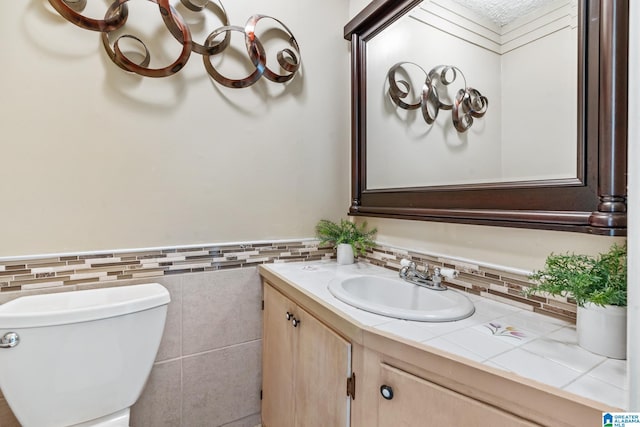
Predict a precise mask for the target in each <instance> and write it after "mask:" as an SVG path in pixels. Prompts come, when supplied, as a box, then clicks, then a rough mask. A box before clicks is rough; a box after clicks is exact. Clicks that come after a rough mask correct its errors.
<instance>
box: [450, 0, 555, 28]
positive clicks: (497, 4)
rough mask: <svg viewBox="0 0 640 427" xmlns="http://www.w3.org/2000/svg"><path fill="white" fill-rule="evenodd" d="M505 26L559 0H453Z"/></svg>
mask: <svg viewBox="0 0 640 427" xmlns="http://www.w3.org/2000/svg"><path fill="white" fill-rule="evenodd" d="M453 1H454V2H456V3H458V4H460V5H462V6H464V7H466V8H468V9H471V10H473V11H474V12H476V13H477V14H478V15H481V16H485V17H487V18H489V19H490V20H491V21H493V22H495V23H496V24H498V25H500V26H503V25H506V24H508V23H509V22H511V21H513V20H514V19H516V18H518V17H520V16H522V15H526V14H527V13H529V12H532V11H534V10H535V9H537V8H539V7H541V6H544V5H546V4H549V3H553V2H554V1H557V0H453Z"/></svg>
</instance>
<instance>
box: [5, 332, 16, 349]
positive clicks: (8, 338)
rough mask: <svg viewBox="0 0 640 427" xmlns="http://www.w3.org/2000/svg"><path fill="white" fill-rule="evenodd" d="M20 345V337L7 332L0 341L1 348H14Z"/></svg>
mask: <svg viewBox="0 0 640 427" xmlns="http://www.w3.org/2000/svg"><path fill="white" fill-rule="evenodd" d="M18 344H20V336H19V335H18V334H16V333H15V332H7V333H6V334H4V336H3V337H2V339H0V348H12V347H15V346H17V345H18Z"/></svg>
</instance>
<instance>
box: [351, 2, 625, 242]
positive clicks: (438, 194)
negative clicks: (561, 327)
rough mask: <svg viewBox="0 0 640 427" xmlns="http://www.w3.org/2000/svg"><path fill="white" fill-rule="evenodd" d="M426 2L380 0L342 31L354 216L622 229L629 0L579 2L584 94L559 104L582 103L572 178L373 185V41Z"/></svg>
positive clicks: (580, 87) (596, 230)
mask: <svg viewBox="0 0 640 427" xmlns="http://www.w3.org/2000/svg"><path fill="white" fill-rule="evenodd" d="M421 3H422V0H374V1H373V2H372V3H371V4H370V5H368V6H367V7H366V8H365V9H364V10H362V11H361V12H360V13H359V14H358V15H357V16H356V17H355V18H353V19H352V20H351V21H350V22H349V23H348V24H347V25H346V26H345V28H344V37H345V39H347V40H349V41H350V42H351V84H352V202H351V206H350V209H349V214H350V215H361V216H373V217H387V218H398V219H410V220H425V221H441V222H456V223H466V224H479V225H494V226H508V227H523V228H534V229H550V230H562V231H574V232H583V233H592V234H600V235H611V236H620V235H625V234H626V185H627V179H626V168H627V97H628V92H627V90H628V89H627V78H628V74H627V60H628V27H629V25H628V19H629V18H628V7H629V5H628V0H599V1H598V0H579V1H578V6H577V40H578V43H577V44H578V48H577V49H578V52H577V64H578V71H577V99H576V100H575V101H574V100H564V101H562V102H570V103H574V104H575V105H576V109H577V132H576V135H577V141H576V144H577V158H576V167H575V171H576V173H575V175H576V176H575V177H572V178H561V179H537V180H520V181H517V180H516V181H511V182H488V183H487V182H484V183H473V182H470V183H463V184H453V185H440V184H439V185H426V186H411V185H409V186H390V187H388V188H377V187H372V188H370V187H368V186H367V168H368V162H367V106H368V104H367V103H368V102H374V101H375V102H381V101H380V100H378V99H375V100H372V99H368V97H367V71H368V70H367V66H368V64H367V46H368V44H369V43H370V42H371V41H372V40H374V38H375V37H379V36H380V34H381V33H383V30H384V29H385V28H388V27H389V26H390V25H392V24H393V23H394V22H396V21H397V20H398V19H400V18H401V17H403V16H405V15H406V14H407V13H409V12H410V11H411V10H412V9H413V8H415V7H416V6H417V5H419V4H421ZM421 42H422V43H423V44H424V45H427V46H428V44H429V40H422V41H421ZM369 98H372V97H369ZM548 154H549V155H551V156H552V155H553V153H548Z"/></svg>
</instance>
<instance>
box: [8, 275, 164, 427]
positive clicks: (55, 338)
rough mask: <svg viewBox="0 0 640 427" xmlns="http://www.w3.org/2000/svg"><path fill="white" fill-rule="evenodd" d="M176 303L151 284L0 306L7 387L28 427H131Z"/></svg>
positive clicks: (15, 410) (31, 298)
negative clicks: (131, 417) (133, 410)
mask: <svg viewBox="0 0 640 427" xmlns="http://www.w3.org/2000/svg"><path fill="white" fill-rule="evenodd" d="M169 301H170V298H169V292H168V291H167V290H166V289H165V288H164V287H163V286H161V285H159V284H157V283H150V284H144V285H134V286H120V287H114V288H103V289H91V290H83V291H72V292H61V293H55V294H45V295H33V296H27V297H20V298H17V299H15V300H13V301H10V302H8V303H6V304H3V305H1V306H0V389H1V390H2V393H3V394H4V397H5V399H6V400H7V403H8V404H9V406H10V407H11V409H12V410H13V413H14V414H15V416H16V418H17V419H18V421H20V423H21V424H22V426H23V427H70V426H73V427H89V426H92V427H98V426H99V427H128V426H129V408H130V407H131V405H133V404H134V403H135V402H136V400H137V399H138V397H140V394H141V392H142V389H143V387H144V385H145V382H146V380H147V378H148V376H149V373H150V372H151V368H152V366H153V362H154V360H155V357H156V354H157V352H158V347H159V345H160V340H161V338H162V333H163V330H164V323H165V319H166V314H167V305H168V304H169Z"/></svg>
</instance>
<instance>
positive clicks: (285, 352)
mask: <svg viewBox="0 0 640 427" xmlns="http://www.w3.org/2000/svg"><path fill="white" fill-rule="evenodd" d="M294 311H295V305H294V304H293V303H292V302H291V301H290V300H289V299H287V298H286V297H284V296H283V295H282V294H280V293H279V292H278V291H276V290H275V289H273V288H272V287H271V286H267V285H265V286H264V315H263V335H262V423H263V426H264V427H294V425H295V424H294V393H293V387H294V378H293V375H294V374H293V367H294V363H293V357H294V344H293V332H294V328H293V326H292V325H291V320H287V313H291V314H293V312H294Z"/></svg>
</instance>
